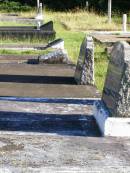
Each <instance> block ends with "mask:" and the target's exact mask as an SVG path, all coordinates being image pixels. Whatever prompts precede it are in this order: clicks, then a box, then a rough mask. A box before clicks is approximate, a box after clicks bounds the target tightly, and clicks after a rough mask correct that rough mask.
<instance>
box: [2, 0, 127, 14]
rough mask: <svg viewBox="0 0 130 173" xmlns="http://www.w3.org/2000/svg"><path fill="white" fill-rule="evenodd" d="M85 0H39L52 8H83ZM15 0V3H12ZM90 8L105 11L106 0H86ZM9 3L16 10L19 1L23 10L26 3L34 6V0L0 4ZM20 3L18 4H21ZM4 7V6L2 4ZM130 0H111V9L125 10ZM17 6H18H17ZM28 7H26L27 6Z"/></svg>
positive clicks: (9, 1) (4, 1)
mask: <svg viewBox="0 0 130 173" xmlns="http://www.w3.org/2000/svg"><path fill="white" fill-rule="evenodd" d="M86 1H87V0H41V2H43V3H44V4H45V5H46V7H47V8H49V9H53V10H62V11H63V10H69V9H75V8H81V7H82V8H85V6H86ZM13 2H17V3H15V4H14V3H13ZM88 2H89V6H90V8H93V9H96V10H97V11H100V12H102V11H106V10H107V2H108V0H88ZM2 3H3V4H6V3H11V5H12V7H13V8H12V9H14V10H16V8H17V5H19V3H20V4H21V5H22V6H24V7H22V8H23V10H24V9H25V10H26V5H29V6H30V5H31V6H36V4H37V1H36V0H1V1H0V4H2ZM21 5H20V6H21ZM3 7H4V6H3ZM129 7H130V0H113V10H114V11H120V12H126V11H129ZM18 8H19V7H18ZM27 8H28V7H27Z"/></svg>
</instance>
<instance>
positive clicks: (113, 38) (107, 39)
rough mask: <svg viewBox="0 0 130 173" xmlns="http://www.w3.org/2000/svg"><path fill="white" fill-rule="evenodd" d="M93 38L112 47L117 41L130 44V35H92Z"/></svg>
mask: <svg viewBox="0 0 130 173" xmlns="http://www.w3.org/2000/svg"><path fill="white" fill-rule="evenodd" d="M92 36H93V38H94V39H95V40H96V41H98V42H100V43H103V44H106V45H109V46H112V45H113V44H114V43H116V42H118V41H126V42H128V43H130V33H129V34H123V33H122V34H105V33H104V34H94V33H93V34H92Z"/></svg>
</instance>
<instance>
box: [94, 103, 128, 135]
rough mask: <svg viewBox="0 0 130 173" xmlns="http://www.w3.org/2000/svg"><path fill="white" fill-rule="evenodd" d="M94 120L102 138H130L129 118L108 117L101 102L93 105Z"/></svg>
mask: <svg viewBox="0 0 130 173" xmlns="http://www.w3.org/2000/svg"><path fill="white" fill-rule="evenodd" d="M94 118H95V119H96V122H97V125H98V126H99V129H100V131H101V133H102V135H103V136H113V137H130V118H121V117H119V118H118V117H109V112H108V111H107V109H106V108H105V107H104V105H103V104H102V102H101V101H96V102H95V103H94Z"/></svg>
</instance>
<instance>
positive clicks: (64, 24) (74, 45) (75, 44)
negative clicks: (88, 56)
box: [0, 11, 120, 90]
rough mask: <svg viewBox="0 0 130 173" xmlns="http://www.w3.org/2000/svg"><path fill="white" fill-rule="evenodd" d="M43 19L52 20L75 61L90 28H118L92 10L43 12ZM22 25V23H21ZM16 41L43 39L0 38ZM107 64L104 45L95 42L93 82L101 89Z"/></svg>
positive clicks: (30, 42) (9, 24)
mask: <svg viewBox="0 0 130 173" xmlns="http://www.w3.org/2000/svg"><path fill="white" fill-rule="evenodd" d="M20 15H21V16H22V17H32V16H35V13H34V11H32V12H29V13H21V14H20ZM45 19H46V21H45V22H47V21H50V20H52V21H54V28H55V30H56V33H57V35H56V37H57V38H63V39H64V41H65V48H66V49H67V51H68V54H69V56H70V58H71V60H72V61H73V62H74V63H76V62H77V58H78V55H79V50H80V45H81V43H82V41H83V38H84V37H85V35H86V34H89V32H90V30H94V29H95V30H102V29H106V30H117V29H119V28H120V25H119V24H116V23H112V24H107V22H106V21H107V17H106V16H101V15H97V14H95V13H94V12H90V13H88V12H86V11H79V12H75V13H72V12H67V13H65V12H63V13H62V12H50V11H46V12H45ZM0 25H1V26H2V25H4V26H11V25H13V26H17V23H14V22H13V23H12V22H10V23H9V22H8V23H7V22H4V23H3V22H0ZM21 25H23V24H21ZM14 42H15V43H18V44H20V43H21V44H22V43H23V44H24V43H27V44H34V43H43V44H45V41H44V40H43V41H39V40H37V39H34V40H22V41H20V40H11V39H7V40H4V39H3V40H0V43H1V44H2V43H14ZM0 53H1V54H10V53H11V54H44V53H46V52H44V51H35V53H34V51H33V52H32V51H21V52H18V51H16V52H14V51H13V52H11V51H7V50H6V51H5V50H1V51H0ZM107 66H108V57H107V54H106V52H105V47H104V46H103V45H101V44H97V43H95V80H96V81H95V83H96V86H97V87H98V89H99V90H102V89H103V84H104V79H105V75H106V71H107Z"/></svg>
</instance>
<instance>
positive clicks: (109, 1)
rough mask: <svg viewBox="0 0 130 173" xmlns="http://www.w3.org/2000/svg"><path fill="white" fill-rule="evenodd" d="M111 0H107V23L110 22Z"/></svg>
mask: <svg viewBox="0 0 130 173" xmlns="http://www.w3.org/2000/svg"><path fill="white" fill-rule="evenodd" d="M111 14H112V0H108V23H111V21H112V19H111V18H112V17H111V16H112V15H111Z"/></svg>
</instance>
